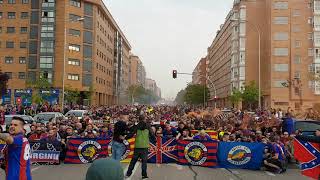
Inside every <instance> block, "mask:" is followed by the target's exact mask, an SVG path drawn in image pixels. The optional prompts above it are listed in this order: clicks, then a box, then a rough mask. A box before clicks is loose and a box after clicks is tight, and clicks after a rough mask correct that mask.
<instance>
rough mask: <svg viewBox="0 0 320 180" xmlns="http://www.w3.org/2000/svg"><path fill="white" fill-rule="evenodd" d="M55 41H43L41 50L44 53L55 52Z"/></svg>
mask: <svg viewBox="0 0 320 180" xmlns="http://www.w3.org/2000/svg"><path fill="white" fill-rule="evenodd" d="M53 50H54V43H53V41H41V45H40V52H42V53H53Z"/></svg>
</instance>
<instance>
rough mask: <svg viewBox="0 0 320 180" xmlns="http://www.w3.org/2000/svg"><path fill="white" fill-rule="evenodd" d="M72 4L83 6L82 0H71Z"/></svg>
mask: <svg viewBox="0 0 320 180" xmlns="http://www.w3.org/2000/svg"><path fill="white" fill-rule="evenodd" d="M70 5H71V6H75V7H81V2H80V0H70Z"/></svg>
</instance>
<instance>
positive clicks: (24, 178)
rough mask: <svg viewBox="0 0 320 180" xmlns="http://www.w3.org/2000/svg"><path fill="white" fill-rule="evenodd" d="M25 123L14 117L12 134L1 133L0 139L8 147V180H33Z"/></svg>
mask: <svg viewBox="0 0 320 180" xmlns="http://www.w3.org/2000/svg"><path fill="white" fill-rule="evenodd" d="M24 124H25V122H24V120H23V119H22V118H20V117H13V118H12V121H11V126H10V129H9V133H10V134H6V133H0V139H1V140H3V141H5V142H6V143H7V145H8V147H7V150H6V152H5V155H6V158H5V160H6V180H31V179H32V178H31V170H30V144H29V142H28V139H27V138H26V137H24V134H23V133H24V129H23V126H24Z"/></svg>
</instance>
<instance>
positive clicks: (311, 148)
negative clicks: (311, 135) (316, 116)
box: [293, 139, 320, 179]
mask: <svg viewBox="0 0 320 180" xmlns="http://www.w3.org/2000/svg"><path fill="white" fill-rule="evenodd" d="M293 145H294V157H295V158H296V159H297V160H298V161H299V162H300V168H301V171H302V174H303V175H305V176H308V177H311V178H314V179H318V178H319V177H320V151H319V150H320V147H319V146H320V145H319V143H310V142H306V141H301V140H298V139H295V140H294V142H293Z"/></svg>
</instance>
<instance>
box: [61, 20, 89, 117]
mask: <svg viewBox="0 0 320 180" xmlns="http://www.w3.org/2000/svg"><path fill="white" fill-rule="evenodd" d="M83 20H84V18H83V17H81V18H78V19H76V20H73V21H64V48H63V72H62V100H61V101H62V102H61V110H62V111H63V109H64V93H65V92H64V91H65V88H64V86H65V74H66V56H67V55H66V51H67V47H68V46H67V25H66V24H67V22H82V21H83Z"/></svg>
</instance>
